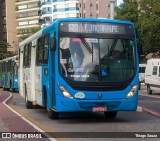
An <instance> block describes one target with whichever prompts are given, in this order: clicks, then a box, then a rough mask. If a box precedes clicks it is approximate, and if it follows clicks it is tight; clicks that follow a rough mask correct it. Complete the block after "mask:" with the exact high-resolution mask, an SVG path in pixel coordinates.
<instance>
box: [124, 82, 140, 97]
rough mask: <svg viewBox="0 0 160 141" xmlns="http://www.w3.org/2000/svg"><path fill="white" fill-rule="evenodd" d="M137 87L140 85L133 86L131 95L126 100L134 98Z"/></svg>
mask: <svg viewBox="0 0 160 141" xmlns="http://www.w3.org/2000/svg"><path fill="white" fill-rule="evenodd" d="M137 87H138V85H135V86H133V87H132V89H131V90H130V91H129V93H128V94H127V95H126V98H130V97H132V96H134V94H135V91H136V89H137Z"/></svg>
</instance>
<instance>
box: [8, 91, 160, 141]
mask: <svg viewBox="0 0 160 141" xmlns="http://www.w3.org/2000/svg"><path fill="white" fill-rule="evenodd" d="M139 93H140V96H139V105H146V106H149V104H148V102H147V101H150V102H151V103H153V105H154V106H155V107H156V108H158V107H157V106H156V104H157V103H158V101H159V99H158V98H153V97H152V98H151V97H148V96H144V95H146V93H145V88H144V89H142V90H140V92H139ZM152 96H153V95H152ZM154 96H155V95H154ZM156 96H157V97H159V94H158V95H156ZM151 99H152V100H151ZM158 104H159V103H158ZM9 105H10V106H11V107H12V108H13V109H14V110H16V111H17V112H18V113H20V114H21V115H22V117H25V118H27V119H28V120H30V121H31V122H33V123H34V124H35V125H37V126H38V127H39V128H41V129H43V130H44V131H46V132H50V133H52V134H53V133H55V132H61V133H62V132H68V134H67V137H65V138H63V140H69V141H70V140H71V141H74V140H75V138H73V132H77V136H76V137H78V138H76V141H79V140H80V141H81V140H83V141H94V140H95V141H99V140H100V141H103V140H104V141H106V140H109V141H112V140H115V141H121V140H126V141H128V140H131V141H132V140H134V141H135V140H141V138H130V139H126V138H123V139H120V138H101V136H100V134H98V133H95V132H114V135H113V136H114V137H116V134H115V132H119V133H120V132H124V133H126V134H127V132H128V134H129V133H130V132H139V133H140V132H142V133H143V134H145V133H144V132H147V133H151V132H160V118H159V117H157V116H155V115H152V114H150V113H148V112H145V111H142V112H119V113H118V115H117V118H116V119H112V120H109V119H106V118H105V117H104V114H103V113H85V112H77V113H62V114H61V116H60V118H59V119H58V120H50V119H49V118H48V116H47V111H46V110H45V109H38V108H35V109H26V108H25V103H24V98H22V97H21V96H20V95H19V94H18V93H13V98H12V99H11V101H10V102H9ZM151 106H152V105H150V106H149V108H153V107H151ZM153 109H155V108H153ZM82 132H88V133H90V134H89V137H87V138H86V136H83V134H82ZM92 133H93V135H94V136H96V137H95V138H92V136H91V134H92ZM133 134H134V133H133ZM117 135H118V133H117ZM59 136H60V134H59ZM61 137H63V136H61ZM79 137H81V138H79ZM83 137H84V138H83ZM68 138H69V139H68ZM60 140H62V139H60ZM142 140H144V139H142ZM145 140H151V141H154V140H155V141H156V140H157V141H158V140H159V139H156V138H151V139H150V138H146V139H145Z"/></svg>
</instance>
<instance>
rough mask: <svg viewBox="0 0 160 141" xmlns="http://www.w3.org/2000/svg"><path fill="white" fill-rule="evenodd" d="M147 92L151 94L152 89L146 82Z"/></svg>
mask: <svg viewBox="0 0 160 141" xmlns="http://www.w3.org/2000/svg"><path fill="white" fill-rule="evenodd" d="M147 93H148V94H149V95H150V94H152V90H151V88H150V85H149V84H148V85H147Z"/></svg>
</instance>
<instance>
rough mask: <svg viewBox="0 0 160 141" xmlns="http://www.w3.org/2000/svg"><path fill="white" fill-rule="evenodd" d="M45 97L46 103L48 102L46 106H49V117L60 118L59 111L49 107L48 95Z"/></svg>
mask: <svg viewBox="0 0 160 141" xmlns="http://www.w3.org/2000/svg"><path fill="white" fill-rule="evenodd" d="M45 99H46V101H45V103H46V108H47V112H48V117H49V119H58V118H59V113H58V112H55V111H53V110H52V109H50V108H49V107H48V100H47V95H45Z"/></svg>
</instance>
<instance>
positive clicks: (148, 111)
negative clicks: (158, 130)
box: [142, 107, 160, 118]
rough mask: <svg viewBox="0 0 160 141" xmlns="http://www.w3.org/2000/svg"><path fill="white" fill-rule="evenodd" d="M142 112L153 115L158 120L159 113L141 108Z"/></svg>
mask: <svg viewBox="0 0 160 141" xmlns="http://www.w3.org/2000/svg"><path fill="white" fill-rule="evenodd" d="M142 111H145V112H147V113H150V114H152V115H155V116H156V117H158V118H160V113H158V112H155V111H153V110H149V109H147V108H143V107H142Z"/></svg>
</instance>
